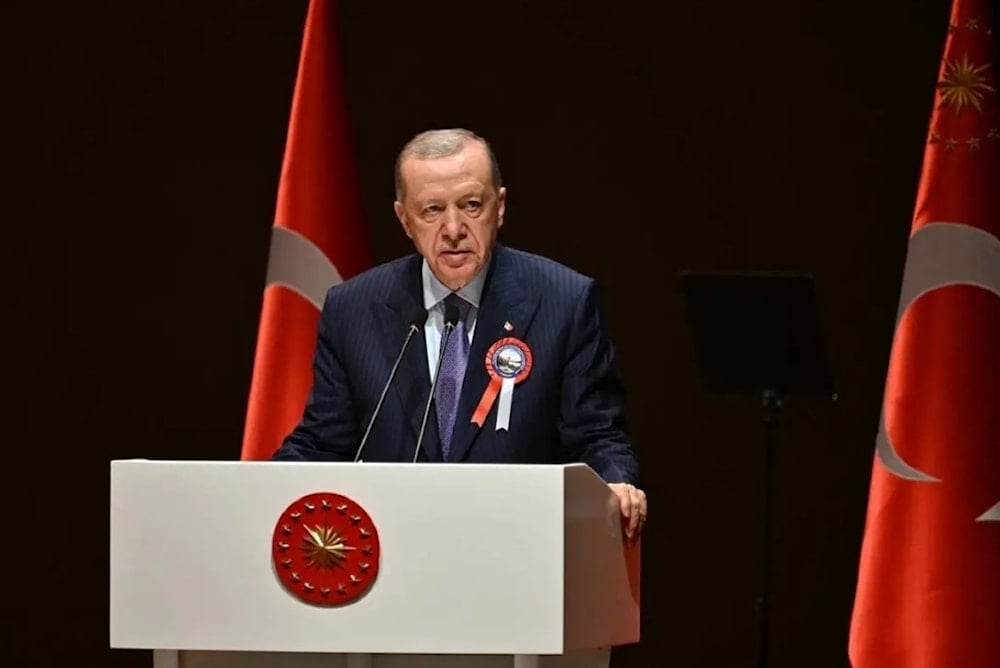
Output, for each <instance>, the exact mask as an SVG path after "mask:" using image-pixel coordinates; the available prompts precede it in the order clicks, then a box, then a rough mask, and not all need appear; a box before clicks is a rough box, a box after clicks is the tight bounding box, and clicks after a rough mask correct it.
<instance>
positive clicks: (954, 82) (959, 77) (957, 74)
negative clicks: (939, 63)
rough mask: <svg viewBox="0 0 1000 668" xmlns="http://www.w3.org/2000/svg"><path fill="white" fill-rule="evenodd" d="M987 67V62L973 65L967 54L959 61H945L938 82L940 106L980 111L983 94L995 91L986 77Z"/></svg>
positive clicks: (988, 65) (956, 109) (957, 110)
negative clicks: (942, 72)
mask: <svg viewBox="0 0 1000 668" xmlns="http://www.w3.org/2000/svg"><path fill="white" fill-rule="evenodd" d="M989 67H990V64H989V63H986V64H985V65H973V64H972V63H970V62H969V56H968V54H966V55H964V56H962V60H960V61H955V60H948V61H945V64H944V76H943V77H941V81H939V82H938V88H939V89H940V91H941V106H943V107H952V108H953V109H954V110H955V111H956V112H959V111H962V109H963V108H964V107H972V108H973V109H975V110H976V111H982V110H983V108H982V101H983V96H984V95H985V94H986V93H995V92H996V89H994V88H993V86H991V85H990V84H989V83H988V80H987V77H986V71H987V70H988V69H989Z"/></svg>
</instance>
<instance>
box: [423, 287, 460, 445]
mask: <svg viewBox="0 0 1000 668" xmlns="http://www.w3.org/2000/svg"><path fill="white" fill-rule="evenodd" d="M460 315H461V314H460V313H459V312H458V307H457V306H454V305H452V304H449V305H447V306H446V307H445V309H444V340H442V341H441V351H440V352H439V353H438V360H437V368H436V369H434V380H432V381H431V392H430V394H428V395H427V405H426V406H424V419H423V421H422V422H421V423H420V434H419V435H418V436H417V447H416V449H415V450H414V451H413V463H414V464H416V463H417V458H418V457H419V456H420V446H421V444H423V442H424V432H425V431H426V430H427V417H428V416H429V415H430V412H431V403H432V402H433V401H434V391H435V390H436V389H437V382H438V376H440V375H441V360H442V359H443V358H444V351H445V350H446V349H447V348H448V338H449V337H451V333H452V332H453V331H454V330H455V325H457V324H458V319H459V317H460Z"/></svg>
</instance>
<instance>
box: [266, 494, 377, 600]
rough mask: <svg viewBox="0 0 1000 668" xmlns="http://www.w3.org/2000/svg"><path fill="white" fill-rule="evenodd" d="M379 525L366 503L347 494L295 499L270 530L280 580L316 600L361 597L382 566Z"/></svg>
mask: <svg viewBox="0 0 1000 668" xmlns="http://www.w3.org/2000/svg"><path fill="white" fill-rule="evenodd" d="M380 553H381V550H380V547H379V537H378V530H377V529H376V528H375V524H374V523H373V522H372V518H371V517H370V516H369V515H368V513H367V512H366V511H365V509H364V508H362V507H361V506H360V505H359V504H358V503H356V502H355V501H353V500H352V499H349V498H348V497H346V496H344V495H342V494H335V493H333V492H314V493H312V494H307V495H305V496H303V497H301V498H299V499H296V500H295V501H293V502H292V503H291V504H289V505H288V506H287V507H286V508H285V510H284V512H282V513H281V515H280V517H278V520H277V522H276V523H275V525H274V531H273V532H272V534H271V563H272V565H273V568H274V574H275V575H276V576H277V578H278V580H279V581H280V582H281V585H282V586H283V587H284V588H285V590H286V591H288V592H289V593H290V594H292V595H293V596H296V597H297V598H299V599H301V600H302V601H305V602H307V603H311V604H314V605H323V606H327V605H344V604H347V603H351V602H353V601H356V600H358V599H360V598H361V597H362V596H364V594H365V593H366V592H367V591H368V590H369V588H370V587H371V586H372V584H373V583H374V581H375V579H376V577H377V576H378V571H379V560H380Z"/></svg>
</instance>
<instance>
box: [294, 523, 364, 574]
mask: <svg viewBox="0 0 1000 668" xmlns="http://www.w3.org/2000/svg"><path fill="white" fill-rule="evenodd" d="M304 528H305V530H306V537H305V540H303V541H302V551H303V552H305V555H306V563H308V564H309V565H310V566H314V567H315V568H334V567H336V566H338V565H339V564H340V563H341V562H343V561H344V559H345V558H346V557H347V553H348V552H349V551H351V550H356V549H357V548H355V547H352V546H351V545H348V544H347V543H346V542H345V541H344V538H343V536H341V535H340V534H339V533H337V530H336V529H334V528H333V527H329V526H320V525H316V526H314V527H308V526H307V527H304Z"/></svg>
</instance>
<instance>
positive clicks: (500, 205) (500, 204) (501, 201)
mask: <svg viewBox="0 0 1000 668" xmlns="http://www.w3.org/2000/svg"><path fill="white" fill-rule="evenodd" d="M506 211H507V189H506V188H504V187H501V188H500V190H498V191H497V227H503V214H504V213H505V212H506Z"/></svg>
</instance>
